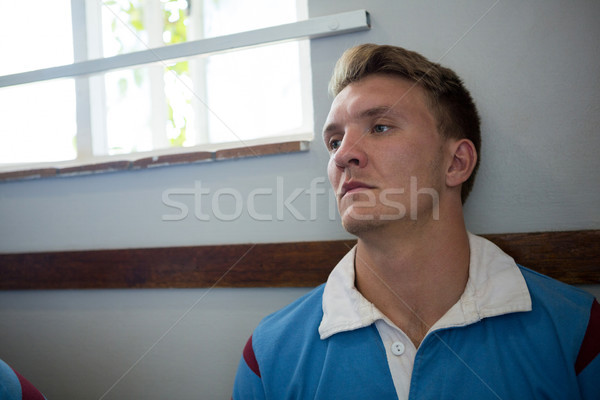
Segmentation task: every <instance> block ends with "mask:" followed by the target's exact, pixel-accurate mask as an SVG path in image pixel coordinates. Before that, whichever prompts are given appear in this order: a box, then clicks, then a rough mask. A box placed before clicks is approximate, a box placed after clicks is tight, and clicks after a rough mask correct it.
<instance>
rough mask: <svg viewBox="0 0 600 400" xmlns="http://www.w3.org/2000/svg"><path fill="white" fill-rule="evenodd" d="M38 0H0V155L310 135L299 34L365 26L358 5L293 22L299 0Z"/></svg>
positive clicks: (57, 157) (8, 159) (22, 157)
mask: <svg viewBox="0 0 600 400" xmlns="http://www.w3.org/2000/svg"><path fill="white" fill-rule="evenodd" d="M37 3H39V4H37V5H35V6H34V5H32V3H31V2H26V3H22V2H13V1H7V0H0V12H2V13H3V14H4V15H8V14H7V13H8V10H10V13H9V14H10V18H6V20H7V21H8V22H7V23H4V24H0V34H2V37H4V38H14V40H3V41H2V42H0V52H1V53H0V54H5V55H6V54H8V55H11V56H10V57H3V58H5V59H6V61H7V62H4V61H3V63H0V107H2V110H3V114H4V115H8V116H10V118H3V120H2V122H1V123H0V164H2V165H5V166H6V165H13V166H14V165H15V164H22V163H35V162H42V161H43V162H58V161H65V160H74V161H75V162H76V163H91V162H94V161H96V160H104V159H109V160H110V159H112V158H115V157H117V158H119V157H120V158H127V159H132V158H135V157H138V158H139V157H140V156H141V155H148V154H162V153H165V152H166V153H169V152H182V151H191V150H214V149H219V148H227V147H239V146H246V145H248V144H254V143H265V142H266V143H268V142H276V141H285V140H292V139H293V140H307V139H310V138H311V137H312V100H311V93H310V88H311V84H310V73H309V71H310V62H309V59H308V57H309V48H308V40H298V39H300V38H310V37H313V36H322V35H326V34H337V33H343V32H346V31H354V30H357V29H366V28H368V21H367V20H366V12H365V11H364V10H363V11H362V14H361V12H358V14H357V13H356V12H351V13H344V14H338V15H337V16H334V17H335V18H334V19H332V20H327V21H326V20H323V18H321V19H317V20H319V21H316V22H314V23H312V24H310V25H309V24H306V23H308V22H312V21H311V20H308V21H303V22H296V23H294V22H295V21H298V20H304V19H305V18H306V4H305V0H257V1H253V2H246V1H242V0H187V1H186V0H104V1H100V0H60V1H53V2H46V1H37ZM32 9H35V10H36V12H35V13H31V12H30V10H32ZM346 14H348V15H346ZM361 15H362V17H361ZM340 16H347V17H349V20H348V21H347V19H348V18H345V19H342V20H340V19H339V17H340ZM357 17H358V19H357ZM23 18H27V24H25V23H23V21H22V19H23ZM340 21H341V23H340ZM317 22H318V23H317ZM324 24H325V25H324ZM322 25H324V28H323V26H322ZM24 27H26V28H27V29H25V30H24V29H23V28H24ZM269 27H271V28H269ZM278 27H279V28H278ZM315 27H316V28H317V29H316V30H315ZM290 32H291V33H290ZM270 36H273V37H270ZM285 39H295V40H291V41H289V40H288V41H284V40H285ZM263 43H268V44H267V45H261V46H252V45H255V44H263ZM230 49H232V50H231V51H226V50H230ZM17 55H18V56H17ZM28 71H31V72H28ZM67 165H68V164H67Z"/></svg>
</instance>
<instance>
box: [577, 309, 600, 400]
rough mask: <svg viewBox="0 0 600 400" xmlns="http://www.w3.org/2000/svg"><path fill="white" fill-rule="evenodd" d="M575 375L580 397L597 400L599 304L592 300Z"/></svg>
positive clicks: (598, 379) (599, 332)
mask: <svg viewBox="0 0 600 400" xmlns="http://www.w3.org/2000/svg"><path fill="white" fill-rule="evenodd" d="M575 373H576V374H577V380H578V382H579V389H580V393H581V397H582V398H583V399H586V400H588V399H589V400H592V399H594V400H598V399H600V395H599V394H598V393H599V392H598V381H600V304H598V300H594V301H593V303H592V307H591V310H590V320H589V322H588V326H587V329H586V332H585V336H584V338H583V341H582V342H581V347H580V349H579V354H578V356H577V361H576V362H575Z"/></svg>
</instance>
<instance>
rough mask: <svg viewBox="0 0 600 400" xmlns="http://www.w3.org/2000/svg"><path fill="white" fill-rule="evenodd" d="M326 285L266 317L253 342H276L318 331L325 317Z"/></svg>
mask: <svg viewBox="0 0 600 400" xmlns="http://www.w3.org/2000/svg"><path fill="white" fill-rule="evenodd" d="M324 286H325V284H323V285H320V286H318V287H316V288H315V289H313V290H311V291H310V292H308V293H307V294H305V295H303V296H302V297H300V298H298V299H297V300H295V301H293V302H292V303H290V304H288V305H287V306H285V307H283V308H281V309H280V310H278V311H276V312H274V313H273V314H270V315H268V316H267V317H265V318H264V319H263V320H262V321H261V322H260V323H259V325H258V327H257V328H256V329H255V330H254V333H253V335H252V337H253V342H254V343H255V344H257V345H260V344H262V343H267V342H270V343H274V342H276V341H278V340H280V339H281V338H283V339H284V340H290V339H293V338H300V337H306V335H307V334H308V335H314V334H315V333H317V331H318V326H319V324H320V323H321V319H322V318H323V308H322V301H323V289H324ZM317 334H318V333H317Z"/></svg>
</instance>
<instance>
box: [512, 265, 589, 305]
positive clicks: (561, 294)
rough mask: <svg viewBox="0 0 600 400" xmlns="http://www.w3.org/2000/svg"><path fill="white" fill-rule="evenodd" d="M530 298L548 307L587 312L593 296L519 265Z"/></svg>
mask: <svg viewBox="0 0 600 400" xmlns="http://www.w3.org/2000/svg"><path fill="white" fill-rule="evenodd" d="M519 269H520V270H521V273H522V274H523V277H524V278H525V282H526V283H527V287H528V289H529V291H530V293H531V295H532V297H534V298H537V299H539V300H540V301H543V302H544V303H549V306H552V305H554V306H564V307H567V308H575V309H577V308H583V309H585V310H588V311H589V307H590V305H591V303H592V302H593V301H594V296H592V295H591V294H590V293H588V292H586V291H585V290H582V289H579V288H577V287H575V286H571V285H568V284H566V283H564V282H561V281H559V280H557V279H554V278H551V277H549V276H547V275H544V274H541V273H539V272H536V271H533V270H531V269H529V268H526V267H523V266H522V265H519Z"/></svg>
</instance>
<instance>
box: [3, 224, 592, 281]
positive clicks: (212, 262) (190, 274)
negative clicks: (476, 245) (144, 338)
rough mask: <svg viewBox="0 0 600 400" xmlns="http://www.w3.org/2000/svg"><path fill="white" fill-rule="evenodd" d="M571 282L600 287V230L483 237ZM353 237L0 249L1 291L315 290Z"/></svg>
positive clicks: (524, 262) (524, 261) (528, 263)
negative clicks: (109, 247) (18, 250)
mask: <svg viewBox="0 0 600 400" xmlns="http://www.w3.org/2000/svg"><path fill="white" fill-rule="evenodd" d="M483 236H485V237H487V238H488V239H490V240H491V241H493V242H494V243H496V244H497V245H498V246H500V247H501V248H502V249H503V250H504V251H506V252H507V253H509V254H511V255H512V256H513V257H514V258H515V260H516V261H517V262H518V263H520V264H522V265H525V266H527V267H529V268H531V269H534V270H536V271H538V272H541V273H543V274H546V275H549V276H551V277H553V278H556V279H559V280H561V281H563V282H566V283H569V284H600V230H585V231H569V232H540V233H506V234H494V235H483ZM354 243H355V241H352V240H338V241H319V242H295V243H272V244H254V245H253V244H236V245H220V246H193V247H167V248H149V249H123V250H90V251H62V252H44V253H15V254H0V277H1V278H0V289H1V290H18V289H100V288H102V289H105V288H206V287H213V286H216V287H312V286H316V285H319V284H320V283H322V282H324V281H325V280H326V278H327V276H328V274H329V272H330V271H331V269H332V268H333V267H334V266H335V265H336V264H337V262H338V261H339V260H340V259H341V258H342V257H343V256H344V254H346V252H348V250H349V249H350V248H351V247H352V246H353V245H354Z"/></svg>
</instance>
